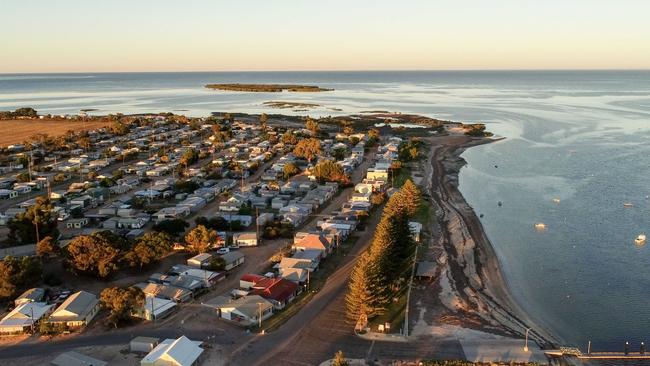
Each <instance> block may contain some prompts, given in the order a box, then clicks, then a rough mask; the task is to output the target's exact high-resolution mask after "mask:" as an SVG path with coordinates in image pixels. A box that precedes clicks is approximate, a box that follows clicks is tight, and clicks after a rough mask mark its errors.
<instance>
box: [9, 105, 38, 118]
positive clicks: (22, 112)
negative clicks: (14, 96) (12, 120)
mask: <svg viewBox="0 0 650 366" xmlns="http://www.w3.org/2000/svg"><path fill="white" fill-rule="evenodd" d="M14 115H15V116H16V117H31V118H36V117H38V112H36V109H34V108H31V107H24V108H18V109H16V110H15V111H14Z"/></svg>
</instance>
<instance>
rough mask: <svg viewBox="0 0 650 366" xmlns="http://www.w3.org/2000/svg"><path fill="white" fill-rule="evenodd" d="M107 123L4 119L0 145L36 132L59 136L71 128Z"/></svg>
mask: <svg viewBox="0 0 650 366" xmlns="http://www.w3.org/2000/svg"><path fill="white" fill-rule="evenodd" d="M107 125H109V122H107V121H88V122H83V121H60V120H51V121H48V120H41V119H35V120H24V119H15V120H13V119H12V120H2V121H0V146H7V145H11V144H19V143H21V142H23V141H25V140H27V139H28V138H29V137H31V136H33V135H34V134H36V133H46V134H48V135H50V136H59V135H63V134H64V133H66V132H67V131H69V130H73V131H76V132H79V131H82V130H93V129H96V128H100V127H104V126H107Z"/></svg>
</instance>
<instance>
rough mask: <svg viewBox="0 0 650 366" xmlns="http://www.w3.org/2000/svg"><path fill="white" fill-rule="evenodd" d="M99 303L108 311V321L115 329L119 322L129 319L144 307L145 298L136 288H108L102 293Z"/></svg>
mask: <svg viewBox="0 0 650 366" xmlns="http://www.w3.org/2000/svg"><path fill="white" fill-rule="evenodd" d="M99 301H100V302H101V304H102V307H103V308H104V309H107V310H109V311H110V314H109V315H108V321H109V322H110V323H111V324H113V326H114V327H115V328H117V325H118V324H119V323H120V322H121V321H123V320H129V319H131V317H132V315H133V314H134V313H136V312H137V311H138V310H140V309H141V308H142V307H143V306H144V304H145V296H144V293H143V292H142V290H140V289H139V288H137V287H127V288H120V287H108V288H105V289H104V290H103V291H102V293H101V295H100V296H99Z"/></svg>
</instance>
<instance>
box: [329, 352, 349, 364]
mask: <svg viewBox="0 0 650 366" xmlns="http://www.w3.org/2000/svg"><path fill="white" fill-rule="evenodd" d="M349 365H350V363H349V362H348V361H347V360H346V359H345V355H343V351H338V352H336V354H335V355H334V360H333V361H332V366H349Z"/></svg>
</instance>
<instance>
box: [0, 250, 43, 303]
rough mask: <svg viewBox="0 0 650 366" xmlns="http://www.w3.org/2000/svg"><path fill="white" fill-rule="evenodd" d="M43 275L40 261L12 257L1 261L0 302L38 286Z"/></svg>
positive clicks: (30, 258)
mask: <svg viewBox="0 0 650 366" xmlns="http://www.w3.org/2000/svg"><path fill="white" fill-rule="evenodd" d="M42 275H43V267H42V265H41V262H40V260H38V259H37V258H32V257H21V258H16V257H12V256H8V257H5V258H4V259H3V260H0V300H4V299H11V298H13V297H14V296H16V295H17V294H18V292H19V291H23V290H25V289H27V288H28V287H32V286H35V285H37V284H38V283H39V282H40V279H41V277H42Z"/></svg>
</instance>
